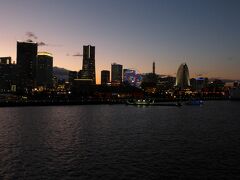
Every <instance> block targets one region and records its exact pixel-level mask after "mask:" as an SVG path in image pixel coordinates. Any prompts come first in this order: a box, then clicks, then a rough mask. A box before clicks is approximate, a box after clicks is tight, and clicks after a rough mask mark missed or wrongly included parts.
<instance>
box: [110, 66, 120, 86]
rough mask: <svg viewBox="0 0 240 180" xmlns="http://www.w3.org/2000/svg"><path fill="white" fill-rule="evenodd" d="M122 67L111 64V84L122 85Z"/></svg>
mask: <svg viewBox="0 0 240 180" xmlns="http://www.w3.org/2000/svg"><path fill="white" fill-rule="evenodd" d="M122 71H123V66H122V65H120V64H116V63H113V64H112V66H111V84H112V85H120V84H121V83H122V74H123V72H122Z"/></svg>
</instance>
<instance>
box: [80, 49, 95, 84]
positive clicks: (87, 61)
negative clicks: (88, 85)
mask: <svg viewBox="0 0 240 180" xmlns="http://www.w3.org/2000/svg"><path fill="white" fill-rule="evenodd" d="M80 79H92V82H93V84H96V75H95V46H90V45H88V46H83V64H82V70H81V73H80Z"/></svg>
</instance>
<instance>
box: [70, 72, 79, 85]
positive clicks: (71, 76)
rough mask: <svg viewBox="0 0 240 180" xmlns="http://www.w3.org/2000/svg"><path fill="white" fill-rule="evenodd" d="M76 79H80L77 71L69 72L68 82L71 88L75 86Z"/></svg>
mask: <svg viewBox="0 0 240 180" xmlns="http://www.w3.org/2000/svg"><path fill="white" fill-rule="evenodd" d="M74 79H78V72H77V71H69V72H68V82H69V83H70V86H72V85H73V82H74Z"/></svg>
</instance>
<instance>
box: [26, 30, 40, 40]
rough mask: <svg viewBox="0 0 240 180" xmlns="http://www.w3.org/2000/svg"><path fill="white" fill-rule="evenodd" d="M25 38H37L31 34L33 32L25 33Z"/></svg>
mask: <svg viewBox="0 0 240 180" xmlns="http://www.w3.org/2000/svg"><path fill="white" fill-rule="evenodd" d="M26 36H27V37H28V38H29V39H37V38H38V37H37V36H36V35H35V34H34V33H33V32H30V31H29V32H26Z"/></svg>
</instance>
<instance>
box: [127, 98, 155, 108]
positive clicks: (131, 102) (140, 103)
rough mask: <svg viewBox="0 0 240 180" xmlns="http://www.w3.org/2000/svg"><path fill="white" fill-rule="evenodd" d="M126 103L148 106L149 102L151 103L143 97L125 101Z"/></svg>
mask: <svg viewBox="0 0 240 180" xmlns="http://www.w3.org/2000/svg"><path fill="white" fill-rule="evenodd" d="M126 104H127V105H139V106H148V105H150V104H152V102H151V101H149V100H145V99H138V100H133V101H129V100H127V101H126Z"/></svg>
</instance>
